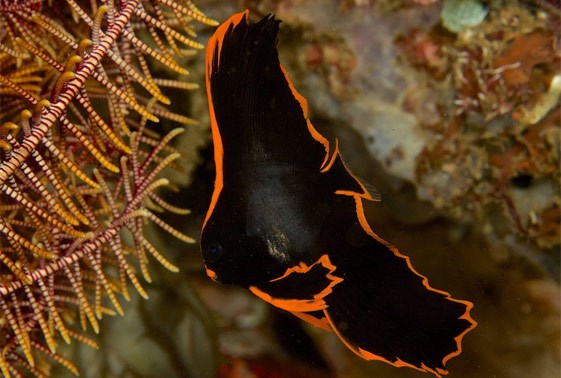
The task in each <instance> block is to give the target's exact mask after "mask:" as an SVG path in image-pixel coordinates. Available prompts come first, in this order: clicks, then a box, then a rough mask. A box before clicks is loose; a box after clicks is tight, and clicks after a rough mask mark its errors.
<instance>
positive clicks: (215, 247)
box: [205, 242, 223, 259]
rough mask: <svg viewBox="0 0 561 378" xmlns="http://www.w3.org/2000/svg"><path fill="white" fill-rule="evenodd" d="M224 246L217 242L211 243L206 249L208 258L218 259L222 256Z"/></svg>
mask: <svg viewBox="0 0 561 378" xmlns="http://www.w3.org/2000/svg"><path fill="white" fill-rule="evenodd" d="M222 251H223V248H222V245H220V243H217V242H210V243H209V245H208V246H207V247H206V251H205V252H206V257H207V258H209V259H216V258H218V257H220V256H221V255H222Z"/></svg>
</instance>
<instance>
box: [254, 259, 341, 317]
mask: <svg viewBox="0 0 561 378" xmlns="http://www.w3.org/2000/svg"><path fill="white" fill-rule="evenodd" d="M335 270H336V267H335V266H334V265H333V264H331V261H330V260H329V256H328V255H326V254H325V255H322V256H321V257H320V258H319V259H318V260H317V261H316V262H315V263H313V264H311V265H307V264H305V263H300V264H298V265H296V266H294V267H292V268H289V269H287V270H286V272H285V273H284V274H283V275H282V276H280V277H278V278H275V279H273V280H271V281H269V282H267V283H265V284H261V285H259V286H251V287H250V288H249V289H250V290H251V292H252V293H253V294H255V295H257V296H258V297H259V298H261V299H263V300H265V301H267V302H269V303H271V304H272V305H274V306H276V307H278V308H281V309H283V310H286V311H290V312H293V313H309V312H313V311H320V310H323V309H325V307H326V304H325V300H324V298H325V297H326V296H327V295H329V294H330V293H331V291H332V289H333V287H334V286H335V285H337V284H338V283H340V282H342V281H343V279H342V278H340V277H337V276H336V275H335V274H333V273H334V272H335ZM296 316H298V315H296Z"/></svg>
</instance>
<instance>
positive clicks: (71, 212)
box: [0, 0, 216, 377]
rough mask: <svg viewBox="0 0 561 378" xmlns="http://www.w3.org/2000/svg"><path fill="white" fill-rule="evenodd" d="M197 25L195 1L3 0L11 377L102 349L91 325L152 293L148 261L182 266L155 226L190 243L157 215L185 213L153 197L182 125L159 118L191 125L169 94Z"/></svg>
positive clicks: (0, 152) (2, 198) (3, 291)
mask: <svg viewBox="0 0 561 378" xmlns="http://www.w3.org/2000/svg"><path fill="white" fill-rule="evenodd" d="M60 3H62V5H61V4H60ZM196 23H202V24H207V25H215V24H216V22H215V21H213V20H211V19H209V18H208V17H206V16H205V15H204V14H203V13H202V12H201V11H200V10H198V9H197V8H196V7H195V6H194V5H193V4H192V3H191V2H190V1H188V0H184V1H179V0H174V1H167V0H166V1H164V0H128V1H119V0H106V1H101V0H100V1H94V0H92V1H86V2H84V1H74V0H65V1H62V2H47V1H42V0H16V1H13V0H0V371H1V373H2V374H3V376H5V377H19V376H26V375H35V376H48V375H49V364H50V363H52V362H56V363H59V364H62V365H63V366H65V367H66V368H68V370H69V371H71V372H73V373H77V368H76V366H75V365H74V364H73V363H72V362H71V361H70V360H68V359H67V358H66V357H64V356H63V355H61V354H60V351H59V350H58V349H59V348H58V345H59V344H60V343H61V342H65V343H70V342H72V341H73V340H77V341H80V342H82V343H85V344H88V345H91V346H95V343H94V342H93V341H92V340H91V338H90V337H91V336H90V337H88V332H90V331H93V332H94V333H98V332H99V329H100V322H99V320H100V319H101V318H102V316H103V315H104V314H122V313H123V303H124V301H123V299H124V300H125V301H126V300H129V298H130V289H133V290H136V291H137V292H138V293H139V294H140V295H141V296H143V297H147V293H146V290H145V283H144V282H142V281H146V282H150V281H151V277H150V274H149V269H148V264H149V263H150V262H151V261H158V262H159V263H161V264H162V265H163V266H164V267H166V268H167V269H169V270H171V271H176V270H177V268H176V267H175V266H174V265H173V263H171V262H170V261H169V260H168V259H167V258H166V257H165V256H164V255H163V254H162V253H160V252H159V251H158V250H157V249H156V248H155V247H154V245H153V244H152V243H151V242H150V241H149V240H148V239H149V238H148V237H147V235H146V233H145V228H146V225H147V224H148V223H151V224H153V225H155V226H156V227H159V228H161V229H163V230H164V231H166V232H168V233H170V234H171V235H173V236H175V237H177V238H178V239H180V240H182V241H185V242H188V243H190V242H193V239H192V238H190V237H188V236H187V235H183V234H182V233H181V232H180V231H178V230H176V229H174V228H173V227H172V226H170V225H168V224H166V223H165V222H164V221H163V220H162V219H160V218H159V217H158V216H157V215H156V214H157V212H158V211H171V212H175V213H178V214H187V213H188V211H187V210H185V209H180V208H178V207H176V206H174V205H173V204H169V203H167V202H165V201H164V200H163V199H162V198H161V197H160V196H159V195H158V190H159V189H160V188H162V187H164V186H166V185H168V184H169V181H168V179H166V178H163V177H162V174H165V171H164V170H165V168H166V167H169V166H172V165H173V162H174V160H175V159H176V158H177V157H178V156H179V154H178V153H177V151H175V149H174V148H173V147H172V146H171V145H170V143H172V142H173V139H174V137H176V136H177V135H179V134H180V133H181V131H182V129H181V128H176V129H173V130H172V131H170V132H169V133H165V132H162V131H160V130H159V128H160V126H159V124H158V123H157V121H158V120H159V119H162V118H165V119H167V120H168V122H172V123H173V122H176V123H179V124H184V125H185V124H187V125H188V124H193V123H195V122H194V121H193V120H192V119H191V118H189V117H187V116H186V115H183V114H176V113H174V112H172V111H170V110H168V109H167V107H166V106H167V105H169V104H170V99H169V97H168V96H167V95H166V94H165V92H166V90H167V89H166V88H173V89H174V90H191V89H195V88H196V85H194V84H192V83H189V82H188V80H184V79H183V78H179V79H178V74H180V75H185V74H187V70H186V69H185V67H183V66H182V64H181V61H180V59H181V58H182V57H184V56H188V55H192V54H193V52H194V51H196V50H198V49H201V48H202V47H203V46H202V45H201V44H200V43H198V42H197V41H195V40H194V39H193V38H194V37H195V34H194V28H193V25H194V24H196ZM153 64H158V65H159V66H161V65H164V66H166V67H167V68H168V71H167V72H168V75H167V76H166V74H165V70H162V69H159V70H158V77H156V75H154V74H153V72H152V70H151V66H152V65H153ZM161 75H164V76H163V77H162V76H161ZM149 121H150V122H149ZM154 125H155V126H154Z"/></svg>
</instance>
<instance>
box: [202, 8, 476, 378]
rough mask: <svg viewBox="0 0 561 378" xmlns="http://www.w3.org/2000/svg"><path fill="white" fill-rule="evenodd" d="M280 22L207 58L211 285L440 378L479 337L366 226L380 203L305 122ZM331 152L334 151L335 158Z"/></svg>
mask: <svg viewBox="0 0 561 378" xmlns="http://www.w3.org/2000/svg"><path fill="white" fill-rule="evenodd" d="M279 23H280V21H278V20H275V18H274V16H267V17H265V18H264V19H262V20H261V21H259V22H257V23H251V22H249V19H248V12H247V11H245V12H243V13H238V14H235V15H233V16H232V17H231V18H230V19H228V20H227V21H226V22H225V23H224V24H222V25H221V26H220V27H219V28H218V29H217V31H216V33H215V34H214V36H213V37H212V38H211V39H210V41H209V43H208V48H207V54H206V87H207V94H208V100H209V109H210V119H211V127H212V139H213V143H214V160H215V164H216V179H215V184H214V192H213V194H212V200H211V203H210V206H209V209H208V212H207V214H206V218H205V220H204V225H203V228H202V233H201V246H202V254H203V257H204V263H205V266H206V270H207V273H208V275H209V276H210V277H211V278H212V279H213V280H215V281H217V282H220V283H223V284H231V285H239V286H243V287H246V288H248V289H249V290H251V291H252V292H253V293H254V294H255V295H257V296H258V297H260V298H261V299H263V300H265V301H267V302H269V303H271V304H272V305H274V306H277V307H279V308H281V309H284V310H286V311H290V312H291V313H293V314H294V315H295V316H297V317H299V318H301V319H303V320H305V321H307V322H310V323H312V324H313V325H315V326H317V327H320V328H323V329H325V330H327V331H332V332H335V334H337V336H338V337H339V338H340V339H341V341H342V342H343V343H344V344H345V345H346V346H347V347H348V348H349V349H351V350H352V351H353V352H355V353H356V354H357V355H359V356H360V357H362V358H364V359H367V360H381V361H384V362H387V363H389V364H392V365H394V366H398V367H403V366H407V367H411V368H414V369H417V370H421V371H424V372H430V373H433V374H435V375H436V376H440V375H442V374H447V373H448V371H447V370H446V368H445V366H444V365H445V363H446V362H447V361H448V360H449V359H450V358H452V357H454V356H456V355H458V354H460V352H461V341H462V338H463V337H464V335H465V334H466V333H468V332H469V331H470V330H471V329H473V328H474V327H475V326H476V324H477V323H476V322H475V321H474V320H473V319H472V318H471V316H470V310H471V308H472V307H473V305H472V303H470V302H468V301H463V300H458V299H453V298H452V297H451V296H450V294H448V293H447V292H445V291H442V290H437V289H434V288H433V287H431V286H430V285H429V283H428V281H427V279H426V278H425V277H424V276H422V275H421V274H419V273H418V272H417V271H416V270H415V269H414V268H413V266H412V265H411V262H410V261H409V258H408V257H407V256H404V255H402V254H401V253H400V252H399V251H398V250H397V248H395V247H394V246H392V245H391V244H389V243H388V242H386V241H385V240H383V239H382V238H381V237H380V236H378V235H377V234H376V233H374V231H373V230H372V228H371V227H370V226H369V224H368V222H367V220H366V217H365V215H364V209H363V201H376V200H379V197H378V196H377V194H376V192H375V191H374V190H367V189H366V187H365V186H364V185H363V184H362V183H361V181H359V180H358V179H357V178H356V177H355V176H353V175H352V173H350V172H349V170H348V169H347V167H346V166H345V164H344V163H343V161H342V160H341V156H340V154H339V150H338V147H337V143H336V142H335V143H331V144H330V143H329V141H328V140H327V139H326V138H325V137H324V136H323V135H321V134H320V133H319V132H318V131H317V130H316V129H315V128H314V126H313V125H312V124H311V122H310V120H309V119H308V110H307V105H306V100H305V99H304V98H303V97H302V95H300V93H298V92H297V91H296V89H295V88H294V85H293V84H292V82H291V80H290V78H289V77H288V74H287V72H286V70H285V69H284V67H283V66H282V65H281V64H280V62H279V58H278V52H277V34H278V29H279ZM333 144H334V146H333Z"/></svg>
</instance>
